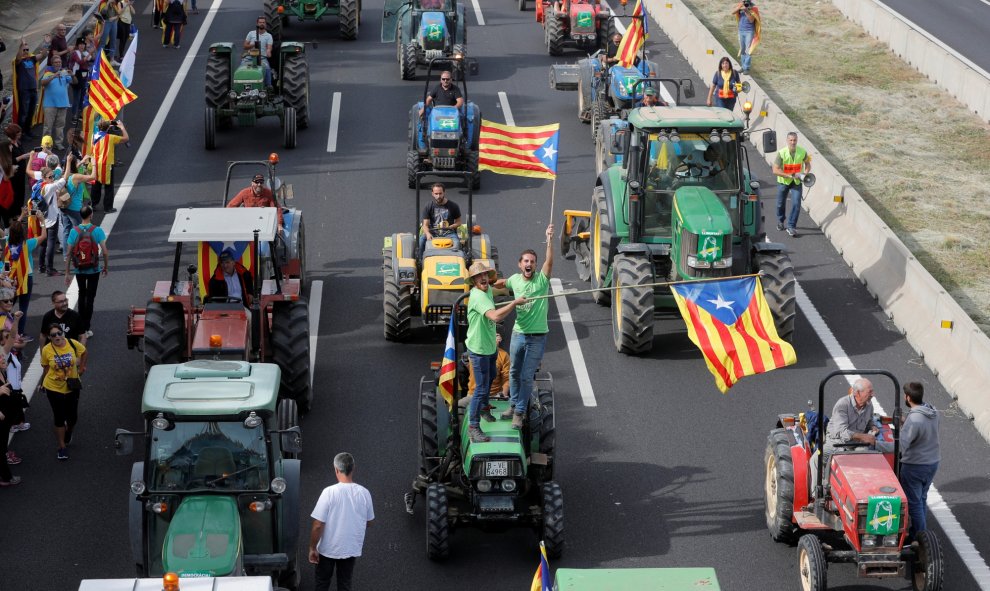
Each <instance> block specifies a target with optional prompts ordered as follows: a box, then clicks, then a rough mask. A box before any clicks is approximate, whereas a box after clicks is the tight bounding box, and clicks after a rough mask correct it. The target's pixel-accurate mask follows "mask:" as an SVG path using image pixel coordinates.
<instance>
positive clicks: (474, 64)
mask: <svg viewBox="0 0 990 591" xmlns="http://www.w3.org/2000/svg"><path fill="white" fill-rule="evenodd" d="M468 74H471V75H472V76H477V75H478V60H469V61H468Z"/></svg>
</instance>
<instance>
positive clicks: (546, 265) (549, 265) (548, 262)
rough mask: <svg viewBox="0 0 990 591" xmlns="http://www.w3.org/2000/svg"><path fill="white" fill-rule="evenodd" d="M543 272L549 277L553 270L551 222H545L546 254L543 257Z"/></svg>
mask: <svg viewBox="0 0 990 591" xmlns="http://www.w3.org/2000/svg"><path fill="white" fill-rule="evenodd" d="M542 271H543V274H544V275H546V276H547V279H549V278H550V274H551V273H552V272H553V224H547V255H546V257H544V259H543V269H542Z"/></svg>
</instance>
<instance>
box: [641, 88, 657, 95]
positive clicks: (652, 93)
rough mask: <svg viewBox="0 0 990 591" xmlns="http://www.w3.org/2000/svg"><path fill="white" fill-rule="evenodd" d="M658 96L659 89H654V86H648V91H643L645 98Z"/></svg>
mask: <svg viewBox="0 0 990 591" xmlns="http://www.w3.org/2000/svg"><path fill="white" fill-rule="evenodd" d="M656 95H657V89H656V88H653V87H652V86H647V87H646V90H644V91H643V96H656Z"/></svg>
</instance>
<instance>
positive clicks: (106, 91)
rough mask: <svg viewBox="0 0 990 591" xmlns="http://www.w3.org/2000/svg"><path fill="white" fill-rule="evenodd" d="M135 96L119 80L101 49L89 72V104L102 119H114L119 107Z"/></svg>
mask: <svg viewBox="0 0 990 591" xmlns="http://www.w3.org/2000/svg"><path fill="white" fill-rule="evenodd" d="M136 98H137V95H136V94H134V93H133V92H131V91H130V90H128V89H127V87H125V86H124V83H123V82H121V81H120V77H118V76H117V73H116V72H114V71H113V67H111V65H110V60H108V59H107V56H106V54H105V53H103V50H102V49H101V50H100V54H99V56H97V58H96V62H95V63H94V64H93V69H92V70H91V71H90V74H89V104H90V105H91V106H92V107H93V108H94V109H96V112H97V113H99V114H100V115H101V116H102V117H103V118H104V119H114V118H115V117H117V113H118V112H120V108H121V107H123V106H124V105H126V104H127V103H129V102H131V101H133V100H134V99H136Z"/></svg>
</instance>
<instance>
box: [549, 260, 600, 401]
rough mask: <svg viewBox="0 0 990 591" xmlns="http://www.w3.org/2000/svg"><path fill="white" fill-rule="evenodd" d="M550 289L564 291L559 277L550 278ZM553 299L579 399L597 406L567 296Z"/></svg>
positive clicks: (557, 292) (558, 291)
mask: <svg viewBox="0 0 990 591" xmlns="http://www.w3.org/2000/svg"><path fill="white" fill-rule="evenodd" d="M550 289H552V290H553V293H555V294H559V293H561V292H562V291H564V288H563V286H562V285H561V284H560V279H557V278H556V277H553V278H551V279H550ZM553 301H554V303H555V304H557V315H558V316H560V324H561V326H563V327H564V338H566V339H567V351H568V352H569V353H570V354H571V364H572V365H573V366H574V379H575V380H577V383H578V390H580V392H581V401H582V402H584V405H585V406H598V401H597V400H595V391H594V390H593V389H592V388H591V378H590V377H589V376H588V366H587V365H585V363H584V353H582V352H581V343H580V342H579V341H578V336H577V331H576V330H574V320H572V319H571V308H570V306H568V305H567V298H566V297H559V298H553Z"/></svg>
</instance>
